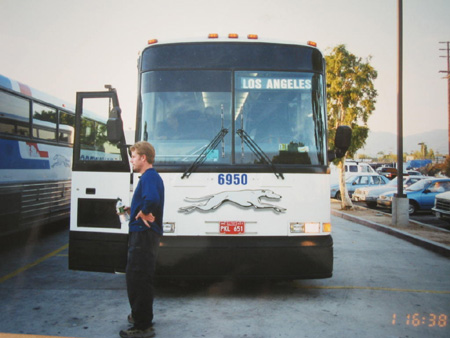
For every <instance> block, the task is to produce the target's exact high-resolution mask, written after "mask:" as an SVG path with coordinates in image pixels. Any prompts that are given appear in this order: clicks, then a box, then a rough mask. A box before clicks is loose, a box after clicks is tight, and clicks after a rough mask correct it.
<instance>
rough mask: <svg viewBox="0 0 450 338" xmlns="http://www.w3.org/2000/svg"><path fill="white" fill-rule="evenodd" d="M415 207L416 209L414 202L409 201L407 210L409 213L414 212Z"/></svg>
mask: <svg viewBox="0 0 450 338" xmlns="http://www.w3.org/2000/svg"><path fill="white" fill-rule="evenodd" d="M417 209H418V208H417V205H416V203H414V202H409V208H408V212H409V214H410V215H413V214H415V213H416V211H417Z"/></svg>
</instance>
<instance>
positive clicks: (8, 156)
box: [0, 140, 50, 169]
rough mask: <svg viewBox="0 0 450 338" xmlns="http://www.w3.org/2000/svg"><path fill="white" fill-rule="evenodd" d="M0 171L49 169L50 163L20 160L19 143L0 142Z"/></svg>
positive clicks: (37, 160)
mask: <svg viewBox="0 0 450 338" xmlns="http://www.w3.org/2000/svg"><path fill="white" fill-rule="evenodd" d="M0 169H50V161H49V159H45V160H43V159H25V158H22V156H20V149H19V141H13V140H0Z"/></svg>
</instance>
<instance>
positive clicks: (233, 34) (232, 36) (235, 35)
mask: <svg viewBox="0 0 450 338" xmlns="http://www.w3.org/2000/svg"><path fill="white" fill-rule="evenodd" d="M238 37H239V35H238V34H236V33H230V34H228V38H230V39H237V38H238Z"/></svg>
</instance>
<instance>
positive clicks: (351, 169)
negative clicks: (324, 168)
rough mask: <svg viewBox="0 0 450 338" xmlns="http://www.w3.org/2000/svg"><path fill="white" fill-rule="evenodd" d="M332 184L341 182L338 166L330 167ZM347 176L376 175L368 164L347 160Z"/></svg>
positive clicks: (332, 165)
mask: <svg viewBox="0 0 450 338" xmlns="http://www.w3.org/2000/svg"><path fill="white" fill-rule="evenodd" d="M330 170H331V173H330V183H331V184H335V183H338V182H339V169H338V167H337V166H336V165H334V164H331V165H330ZM344 170H345V176H346V177H350V176H353V175H358V174H365V173H370V174H376V171H375V169H373V168H372V167H371V166H370V165H369V164H368V163H365V162H357V161H353V160H345V163H344Z"/></svg>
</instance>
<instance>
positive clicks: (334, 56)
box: [325, 45, 378, 209]
mask: <svg viewBox="0 0 450 338" xmlns="http://www.w3.org/2000/svg"><path fill="white" fill-rule="evenodd" d="M370 59H371V57H370V56H369V57H368V58H367V59H366V60H363V59H362V58H359V57H356V56H355V55H354V54H352V53H350V52H349V51H347V49H346V47H345V45H339V46H336V47H335V48H333V50H332V51H331V53H330V54H329V55H327V56H325V60H326V62H327V101H328V103H327V106H328V125H329V135H328V139H329V144H330V145H333V140H334V135H335V134H336V129H337V127H339V126H340V125H348V126H350V127H351V128H352V131H353V132H352V142H351V145H350V148H349V150H348V152H347V154H348V156H350V157H353V156H354V154H355V153H356V152H357V151H358V149H360V148H362V147H363V146H364V144H365V142H366V139H367V136H368V134H369V128H368V126H367V121H368V119H369V117H370V115H371V114H372V112H373V111H374V110H375V102H376V100H375V98H376V96H377V91H376V89H375V87H374V84H373V81H374V80H375V79H376V78H377V75H378V74H377V71H376V70H375V69H374V68H373V67H372V66H371V65H370V63H369V61H370ZM344 163H345V156H344V157H343V158H341V159H339V160H338V163H337V166H338V167H339V173H340V175H339V178H340V180H339V181H340V190H341V196H342V205H341V206H342V208H343V209H349V208H352V207H353V204H352V202H351V200H350V198H349V196H348V192H347V189H346V187H345V171H344V170H343V168H344Z"/></svg>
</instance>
